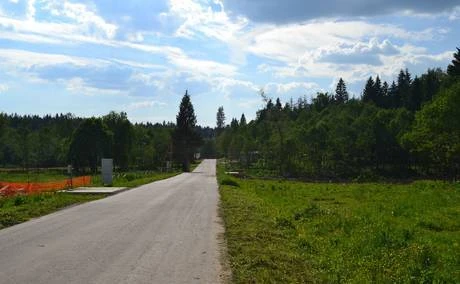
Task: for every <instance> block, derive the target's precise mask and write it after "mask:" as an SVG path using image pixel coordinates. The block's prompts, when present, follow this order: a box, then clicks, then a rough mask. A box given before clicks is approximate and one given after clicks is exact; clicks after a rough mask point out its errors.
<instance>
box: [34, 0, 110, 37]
mask: <svg viewBox="0 0 460 284" xmlns="http://www.w3.org/2000/svg"><path fill="white" fill-rule="evenodd" d="M29 1H34V0H29ZM42 1H43V3H44V5H43V6H42V7H41V8H42V10H44V11H48V12H50V13H51V14H52V15H53V16H54V17H64V18H66V19H69V20H72V21H73V22H74V23H75V24H76V25H78V26H79V27H81V28H83V29H84V31H85V32H86V33H87V34H92V35H94V36H102V37H104V38H109V39H112V38H114V37H115V35H116V32H117V29H118V27H117V26H116V25H114V24H111V23H108V22H107V21H105V20H104V19H103V18H102V17H101V16H99V15H98V14H97V13H96V12H95V11H93V10H91V9H90V8H89V7H88V6H86V5H85V4H82V3H71V2H69V1H66V0H64V1H62V0H42Z"/></svg>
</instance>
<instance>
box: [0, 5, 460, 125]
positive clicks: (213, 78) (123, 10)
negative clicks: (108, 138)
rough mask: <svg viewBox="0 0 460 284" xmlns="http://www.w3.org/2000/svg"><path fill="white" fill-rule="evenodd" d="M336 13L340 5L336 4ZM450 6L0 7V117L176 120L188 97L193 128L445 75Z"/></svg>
mask: <svg viewBox="0 0 460 284" xmlns="http://www.w3.org/2000/svg"><path fill="white" fill-rule="evenodd" d="M344 3H345V4H344ZM459 27H460V1H450V0H445V1H412V0H408V1H395V0H387V1H381V0H376V1H365V0H352V1H340V0H323V1H320V2H318V1H303V0H283V1H277V0H252V1H247V0H209V1H206V0H155V1H151V0H150V1H149V0H131V1H112V0H2V1H1V2H0V111H3V112H7V113H19V114H39V115H43V114H48V113H51V114H54V113H67V112H71V113H74V114H76V115H78V116H99V115H104V114H106V113H108V112H109V111H111V110H115V111H126V112H127V113H128V117H129V118H130V120H131V121H133V122H146V121H149V122H162V121H163V120H166V121H175V115H176V114H177V111H178V107H179V102H180V99H181V97H182V96H183V94H184V93H185V90H186V89H188V90H189V93H190V94H191V96H192V102H193V104H194V106H195V112H196V114H197V119H198V123H199V124H201V125H209V126H214V125H215V117H216V111H217V108H218V107H219V106H221V105H222V106H224V110H225V113H226V116H227V120H228V121H230V119H231V117H238V118H239V117H240V116H241V114H242V113H245V115H246V117H247V118H249V119H252V118H254V116H255V112H256V110H257V109H258V108H259V107H260V106H261V105H262V100H261V97H260V95H259V92H260V90H261V89H263V90H264V92H265V93H266V94H267V95H268V96H270V97H273V98H276V97H280V98H281V100H282V101H285V102H286V101H289V99H290V98H293V99H294V100H296V99H297V98H298V97H300V96H302V97H303V96H306V97H308V98H311V97H312V96H314V95H315V93H316V92H317V91H332V90H333V89H334V86H335V84H336V82H337V81H338V79H339V78H340V77H342V78H344V80H345V82H346V83H347V85H348V88H349V91H350V92H351V93H352V94H353V95H354V96H359V95H360V93H361V90H362V88H363V85H364V81H365V80H366V79H367V78H368V77H369V76H376V75H379V76H380V77H382V78H383V79H384V80H388V81H391V80H394V79H395V78H394V77H393V76H395V75H396V74H397V73H398V71H399V70H400V69H401V68H409V71H410V72H411V73H412V74H413V75H414V76H415V75H417V74H421V73H423V72H424V71H426V69H427V68H430V67H441V68H443V69H445V68H446V66H447V65H448V64H449V62H450V60H451V59H452V54H453V52H454V50H455V47H456V46H459V45H460V42H458V39H459V38H460V29H459Z"/></svg>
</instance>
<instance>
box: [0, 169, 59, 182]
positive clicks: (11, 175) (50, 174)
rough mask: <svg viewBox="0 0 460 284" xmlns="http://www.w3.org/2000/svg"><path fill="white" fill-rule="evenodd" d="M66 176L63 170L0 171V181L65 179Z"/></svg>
mask: <svg viewBox="0 0 460 284" xmlns="http://www.w3.org/2000/svg"><path fill="white" fill-rule="evenodd" d="M67 178H68V176H67V175H66V174H65V171H56V170H53V171H51V170H50V171H33V170H31V171H30V172H29V173H27V172H23V171H0V181H5V182H27V181H29V182H47V181H56V180H65V179H67Z"/></svg>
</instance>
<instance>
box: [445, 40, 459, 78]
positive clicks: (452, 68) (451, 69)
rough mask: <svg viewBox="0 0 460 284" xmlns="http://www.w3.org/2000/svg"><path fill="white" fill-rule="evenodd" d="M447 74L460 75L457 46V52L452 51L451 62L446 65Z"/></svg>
mask: <svg viewBox="0 0 460 284" xmlns="http://www.w3.org/2000/svg"><path fill="white" fill-rule="evenodd" d="M447 74H449V76H460V48H458V47H457V52H456V53H454V59H453V60H452V63H451V64H449V66H447Z"/></svg>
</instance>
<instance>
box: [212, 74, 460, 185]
mask: <svg viewBox="0 0 460 284" xmlns="http://www.w3.org/2000/svg"><path fill="white" fill-rule="evenodd" d="M448 79H449V78H448V77H447V75H446V74H445V73H443V72H442V71H441V70H440V69H429V70H428V71H427V72H426V73H425V74H422V75H421V76H420V77H415V78H414V79H412V75H411V74H410V73H409V71H408V70H407V69H406V70H401V71H400V72H399V75H398V80H397V83H395V82H393V83H392V84H391V86H389V85H388V83H387V82H383V83H382V81H381V79H380V78H379V76H377V77H376V78H375V80H374V79H373V78H372V77H370V78H369V80H368V81H367V83H366V86H365V88H364V91H363V97H362V100H358V99H350V100H345V97H346V85H345V82H344V81H343V80H339V83H338V84H337V90H336V94H335V95H334V96H332V95H329V94H328V93H318V94H317V96H316V97H315V98H313V99H312V101H311V103H309V102H308V100H307V99H305V98H304V99H302V98H300V99H299V100H298V102H297V104H294V103H293V102H292V100H291V102H290V103H289V104H286V105H285V107H282V104H281V102H280V100H279V99H277V100H276V103H275V104H273V101H272V100H271V99H269V98H268V97H267V96H266V95H265V94H264V96H263V97H264V100H265V101H266V106H265V107H264V108H263V109H261V110H259V111H258V112H257V118H256V119H255V120H254V121H251V122H249V123H245V125H244V126H243V125H241V124H238V121H237V120H236V119H233V120H232V123H231V126H230V127H227V128H226V129H225V130H224V131H223V132H222V133H220V135H219V136H218V137H217V141H216V145H217V151H218V153H219V154H220V156H224V157H226V158H228V159H229V160H231V161H233V162H238V166H237V167H241V168H245V169H246V170H248V172H249V173H255V174H257V173H262V174H264V175H272V176H273V175H275V176H284V177H301V178H305V179H313V180H331V179H332V180H342V179H346V180H356V181H369V180H380V179H407V178H413V177H430V178H432V177H436V178H439V177H443V176H445V175H447V174H449V175H450V176H458V171H456V170H453V171H450V172H449V173H446V166H442V164H441V163H440V162H439V161H437V159H438V160H439V157H440V155H444V154H446V155H450V156H451V157H452V158H449V159H447V160H446V159H444V162H443V163H444V164H445V165H447V164H449V167H451V166H453V163H454V160H453V159H457V158H458V154H456V153H457V152H456V151H457V150H455V149H457V148H456V147H457V146H455V145H456V144H455V143H456V142H455V141H456V139H457V138H456V136H455V135H450V136H449V135H448V132H447V131H446V132H445V135H444V136H439V135H438V136H437V138H433V139H434V141H436V139H438V140H439V141H443V142H444V144H445V146H444V147H438V148H437V149H436V151H438V152H436V151H435V147H431V148H430V149H427V150H426V151H424V154H423V155H420V153H419V152H423V151H419V150H416V148H414V147H415V146H416V145H415V143H412V142H410V143H408V141H411V140H410V139H408V138H407V137H406V136H407V133H408V132H409V131H410V129H411V128H412V126H413V125H412V124H413V123H414V116H415V114H416V113H417V112H419V113H422V112H424V111H419V110H420V108H421V107H422V106H425V105H429V104H430V102H431V101H432V100H436V98H437V97H438V96H440V95H437V93H438V92H439V90H440V89H441V88H447V87H448V86H449V85H452V84H454V83H455V80H453V79H449V80H448ZM449 104H450V106H451V107H452V109H455V106H458V105H459V104H458V102H454V101H452V102H449ZM425 112H427V111H425ZM433 113H436V112H431V116H429V119H433ZM427 117H428V114H427ZM447 117H448V118H449V119H447ZM457 117H459V116H458V115H457V114H456V113H454V112H451V113H449V114H447V115H446V119H444V120H442V121H439V123H443V124H445V125H449V124H453V125H459V123H458V122H457V121H458V119H457ZM443 127H444V126H443ZM443 127H441V128H440V129H443ZM440 129H438V130H440ZM454 133H455V132H454ZM447 136H448V137H447ZM433 139H432V138H430V137H428V136H426V138H425V139H419V140H420V141H425V142H423V143H431V144H433V142H432V141H433ZM436 147H437V146H436ZM446 147H449V149H447V148H446ZM433 155H436V156H433Z"/></svg>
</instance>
